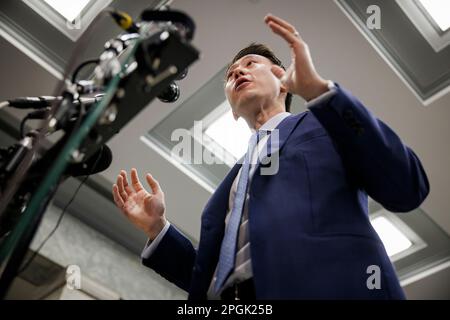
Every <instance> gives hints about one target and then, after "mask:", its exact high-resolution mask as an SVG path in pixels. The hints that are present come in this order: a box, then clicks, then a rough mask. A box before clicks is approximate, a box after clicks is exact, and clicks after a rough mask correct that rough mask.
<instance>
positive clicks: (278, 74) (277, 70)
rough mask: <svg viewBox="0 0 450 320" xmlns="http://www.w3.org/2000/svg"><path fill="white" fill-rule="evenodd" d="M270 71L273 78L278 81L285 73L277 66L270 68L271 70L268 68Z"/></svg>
mask: <svg viewBox="0 0 450 320" xmlns="http://www.w3.org/2000/svg"><path fill="white" fill-rule="evenodd" d="M270 70H271V71H272V73H273V74H274V75H275V77H277V78H278V79H280V80H281V79H282V78H283V76H284V75H285V73H286V71H284V70H283V68H281V67H280V66H277V65H274V66H272V68H270Z"/></svg>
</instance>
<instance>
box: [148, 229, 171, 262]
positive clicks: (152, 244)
mask: <svg viewBox="0 0 450 320" xmlns="http://www.w3.org/2000/svg"><path fill="white" fill-rule="evenodd" d="M169 227H170V222H169V221H167V222H166V224H165V226H164V228H163V229H162V230H161V231H160V232H159V233H158V235H157V236H156V238H155V239H154V240H153V241H151V240H150V239H148V240H147V243H146V244H145V247H144V250H142V253H141V258H142V259H148V258H150V256H151V255H152V253H153V252H154V251H155V250H156V248H157V247H158V245H159V243H160V242H161V240H162V238H164V235H165V234H166V233H167V230H169Z"/></svg>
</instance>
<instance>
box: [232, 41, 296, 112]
mask: <svg viewBox="0 0 450 320" xmlns="http://www.w3.org/2000/svg"><path fill="white" fill-rule="evenodd" d="M248 54H257V55H260V56H263V57H266V58H267V59H269V60H270V61H272V62H273V64H275V65H277V66H279V67H281V68H283V70H286V68H285V67H284V65H283V63H282V62H281V61H280V59H278V58H277V56H276V55H275V53H273V51H272V50H271V49H270V48H269V47H268V46H266V45H264V44H261V43H255V42H253V43H251V44H250V45H248V46H247V47H245V48H244V49H242V50H241V51H239V52H238V53H237V54H236V55H235V56H234V58H233V60H232V61H231V62H230V64H229V65H228V68H227V71H228V69H229V68H230V67H231V65H232V64H233V63H235V62H236V61H238V60H239V59H240V58H242V57H244V56H246V55H248ZM225 74H226V73H225ZM291 102H292V93H289V92H288V93H287V95H286V100H285V101H284V105H285V106H286V111H287V112H289V111H290V110H291Z"/></svg>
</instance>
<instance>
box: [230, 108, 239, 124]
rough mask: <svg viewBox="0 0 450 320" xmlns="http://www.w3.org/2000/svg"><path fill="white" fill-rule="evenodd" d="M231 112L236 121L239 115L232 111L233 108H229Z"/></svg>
mask: <svg viewBox="0 0 450 320" xmlns="http://www.w3.org/2000/svg"><path fill="white" fill-rule="evenodd" d="M231 113H233V118H234V120H236V121H238V119H239V116H238V115H237V113H236V112H234V110H231Z"/></svg>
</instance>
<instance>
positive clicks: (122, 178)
mask: <svg viewBox="0 0 450 320" xmlns="http://www.w3.org/2000/svg"><path fill="white" fill-rule="evenodd" d="M146 179H147V182H148V184H149V185H150V187H151V189H152V193H150V192H148V191H147V190H145V188H144V187H143V186H142V184H141V182H140V181H139V177H138V174H137V171H136V169H132V170H131V186H130V185H129V184H128V179H127V173H126V171H125V170H121V172H120V175H119V176H118V177H117V184H114V186H113V197H114V202H115V203H116V205H117V207H118V208H119V209H120V210H121V211H122V212H123V214H124V215H125V216H126V217H127V218H128V219H129V220H130V221H131V222H132V223H133V224H134V225H135V226H136V227H138V228H139V229H141V230H143V231H144V232H145V233H147V235H148V236H149V237H150V238H151V239H152V238H154V237H156V235H157V234H158V233H159V232H160V231H161V230H162V228H163V227H164V225H165V223H166V219H165V215H164V214H165V202H164V192H163V191H162V190H161V188H160V186H159V183H158V181H156V180H155V179H154V178H153V177H152V176H151V175H150V174H147V175H146Z"/></svg>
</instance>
